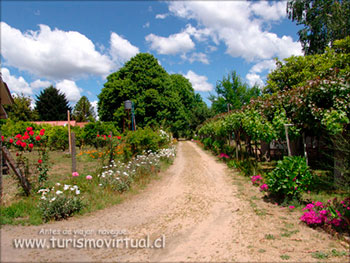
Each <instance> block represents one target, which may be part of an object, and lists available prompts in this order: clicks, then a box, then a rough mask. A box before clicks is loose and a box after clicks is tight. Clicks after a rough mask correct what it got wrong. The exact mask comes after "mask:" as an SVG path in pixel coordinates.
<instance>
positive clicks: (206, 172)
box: [1, 142, 344, 262]
mask: <svg viewBox="0 0 350 263" xmlns="http://www.w3.org/2000/svg"><path fill="white" fill-rule="evenodd" d="M229 173H232V172H229V171H228V169H227V168H226V165H225V164H222V163H219V162H217V161H216V160H215V158H214V157H212V156H211V155H209V154H207V153H205V152H204V151H203V150H202V149H200V148H199V147H198V146H197V145H196V144H194V143H191V142H180V143H179V144H178V153H177V157H176V159H175V161H174V164H173V165H172V166H171V167H170V168H169V169H168V170H167V171H166V172H164V173H163V174H162V175H161V179H160V180H155V181H153V182H152V183H151V184H150V185H149V186H148V187H147V188H146V189H145V190H144V191H142V192H141V193H139V194H137V195H134V196H132V197H131V198H129V199H128V200H126V201H124V202H123V203H122V204H119V205H116V206H113V207H110V208H107V209H104V210H102V211H97V212H94V213H91V214H89V215H85V216H81V217H76V218H71V219H69V220H65V221H61V222H53V223H50V224H46V225H43V226H29V227H23V226H4V227H3V228H2V230H1V250H2V251H1V252H2V253H1V261H2V262H24V261H32V262H47V261H51V262H74V261H76V262H84V261H85V262H87V261H89V262H91V261H98V262H101V261H109V262H111V261H113V262H115V261H120V262H125V261H133V262H138V261H152V262H158V261H163V262H177V261H206V262H208V261H212V262H219V261H220V262H223V261H229V262H232V261H240V262H242V261H254V262H256V261H265V262H266V261H281V257H280V256H281V255H282V254H288V255H289V256H290V260H289V261H293V262H296V261H304V262H305V261H307V262H310V261H317V259H314V258H312V257H311V255H310V250H314V249H315V248H317V249H318V250H329V247H330V246H332V247H334V248H337V249H338V250H344V247H342V244H341V243H340V242H338V241H335V240H331V239H330V237H329V236H328V235H327V234H326V233H322V232H317V231H315V230H313V229H310V228H307V227H305V226H303V225H301V224H298V221H297V219H296V218H295V216H294V218H292V219H291V222H294V223H295V224H294V228H293V229H296V230H297V231H299V232H298V233H296V234H295V235H293V237H291V238H281V237H278V238H276V239H275V240H267V239H266V238H265V235H266V234H270V233H271V234H274V236H276V237H277V236H278V235H279V232H278V231H279V229H281V228H283V227H284V225H285V223H286V221H285V220H284V221H283V220H281V219H280V217H281V213H280V211H279V210H278V208H275V207H274V206H273V205H272V204H266V203H264V202H263V201H261V200H259V201H257V202H259V203H262V204H261V205H262V206H264V207H265V208H266V209H268V211H269V215H267V216H264V217H262V216H259V215H257V214H256V213H255V212H254V210H253V209H252V207H251V205H250V204H249V200H248V199H247V198H241V197H240V193H239V190H238V188H237V186H236V185H233V183H232V182H233V181H232V177H230V176H229ZM252 189H253V188H252ZM253 190H254V189H253ZM276 209H277V210H276ZM286 216H288V215H286ZM42 228H44V229H58V230H61V231H62V230H64V229H84V230H93V231H94V235H90V236H87V238H94V239H99V238H107V236H101V235H98V234H97V232H98V230H126V231H127V232H128V237H130V238H143V237H144V236H145V235H149V236H150V238H151V240H152V239H154V238H157V237H159V236H161V235H164V236H165V248H162V249H126V248H120V249H113V248H108V249H107V248H102V249H74V248H65V249H14V248H13V244H12V240H13V239H14V238H35V237H36V238H43V237H44V238H45V237H47V236H42V235H38V233H39V231H40V229H42ZM56 237H57V238H73V237H75V238H79V237H82V236H79V235H76V236H73V235H72V236H69V237H67V236H63V235H58V236H56ZM294 240H297V241H294ZM299 240H302V241H301V242H299ZM262 251H264V252H262ZM331 260H332V259H331ZM334 260H335V261H339V258H334ZM286 261H287V262H288V260H286Z"/></svg>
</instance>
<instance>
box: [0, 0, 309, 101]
mask: <svg viewBox="0 0 350 263" xmlns="http://www.w3.org/2000/svg"><path fill="white" fill-rule="evenodd" d="M285 10H286V2H285V1H271V2H267V1H253V2H246V1H203V2H201V1H186V2H181V1H169V2H165V1H162V2H159V1H105V2H102V1H99V2H97V1H96V2H95V1H81V2H80V1H79V2H77V1H75V2H70V1H61V2H60V1H37V2H32V1H27V2H19V1H1V72H2V77H3V79H4V80H5V81H6V82H7V84H8V86H9V88H10V90H11V92H13V93H16V94H20V93H23V94H25V95H28V96H30V97H32V98H35V97H36V95H38V94H39V93H40V91H41V90H42V89H43V88H45V87H47V86H48V85H50V84H52V85H54V86H56V87H57V88H59V89H60V90H61V91H62V92H64V93H65V94H66V96H67V98H68V99H69V101H70V103H71V105H72V106H73V105H74V104H75V103H76V101H77V100H78V99H79V98H80V96H83V95H85V96H87V97H88V98H89V100H90V101H91V102H93V104H94V105H96V102H97V95H98V94H99V93H100V92H101V89H102V88H103V84H104V83H105V82H106V76H108V75H109V74H110V73H112V72H115V71H117V70H118V69H119V68H120V67H122V66H123V64H124V63H125V62H126V61H128V60H129V59H130V58H131V57H133V56H135V55H136V54H137V53H139V52H149V53H151V54H153V55H154V56H155V57H156V58H157V59H158V60H159V62H160V64H161V65H162V66H163V67H164V68H165V70H166V71H167V72H169V73H179V74H183V75H184V76H185V77H187V78H188V79H189V80H190V81H191V83H192V85H193V87H194V89H195V90H196V92H199V93H200V94H201V95H202V97H203V98H204V99H205V101H206V102H208V100H207V99H206V98H207V97H208V95H209V93H214V87H215V85H216V82H217V81H218V80H221V79H222V77H223V75H225V74H227V73H228V72H230V71H232V70H236V71H237V72H238V74H239V75H240V76H241V77H242V79H243V81H245V82H247V83H249V84H250V85H253V84H255V83H257V84H259V85H260V86H263V85H264V82H265V80H266V75H267V74H268V72H269V71H270V70H272V69H273V68H274V62H273V58H274V57H278V58H279V59H283V58H286V57H289V56H291V55H301V54H302V53H301V46H300V44H299V42H298V41H297V40H298V36H297V31H298V29H299V28H298V27H297V26H296V25H295V24H294V23H292V22H290V21H289V20H288V19H287V18H286V11H285Z"/></svg>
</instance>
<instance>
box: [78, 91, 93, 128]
mask: <svg viewBox="0 0 350 263" xmlns="http://www.w3.org/2000/svg"><path fill="white" fill-rule="evenodd" d="M73 118H74V120H76V121H78V122H87V121H95V112H94V109H93V107H92V105H91V103H90V101H89V99H88V98H87V97H86V96H82V97H81V98H80V99H79V101H78V102H77V104H76V105H75V107H74V110H73Z"/></svg>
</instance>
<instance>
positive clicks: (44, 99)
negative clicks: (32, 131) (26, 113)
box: [35, 86, 72, 121]
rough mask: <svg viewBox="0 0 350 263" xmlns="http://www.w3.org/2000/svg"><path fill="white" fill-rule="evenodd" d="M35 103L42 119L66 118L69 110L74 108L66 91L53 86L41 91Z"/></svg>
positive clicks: (57, 119)
mask: <svg viewBox="0 0 350 263" xmlns="http://www.w3.org/2000/svg"><path fill="white" fill-rule="evenodd" d="M35 103H36V105H35V109H36V111H37V112H38V114H39V119H40V120H41V121H62V120H66V119H67V111H68V110H69V111H71V110H72V108H71V107H70V106H69V104H68V100H67V98H66V96H65V95H64V93H61V92H59V90H58V89H57V88H55V87H53V86H50V87H48V88H46V89H44V90H43V91H41V92H40V94H39V96H37V99H36V101H35Z"/></svg>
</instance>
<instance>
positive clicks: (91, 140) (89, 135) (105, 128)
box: [81, 121, 120, 148]
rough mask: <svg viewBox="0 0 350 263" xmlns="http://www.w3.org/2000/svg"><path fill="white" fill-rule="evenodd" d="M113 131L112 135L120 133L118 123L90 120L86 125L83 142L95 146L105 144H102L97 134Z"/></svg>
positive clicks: (82, 136)
mask: <svg viewBox="0 0 350 263" xmlns="http://www.w3.org/2000/svg"><path fill="white" fill-rule="evenodd" d="M110 132H112V135H114V136H116V135H120V131H119V129H118V127H117V123H114V122H100V121H97V122H90V123H88V124H87V125H85V127H84V129H83V131H82V134H81V138H82V144H84V145H90V146H94V147H95V148H98V147H101V146H104V145H103V144H102V145H101V140H99V139H98V138H97V134H100V135H102V134H104V135H109V134H110Z"/></svg>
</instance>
